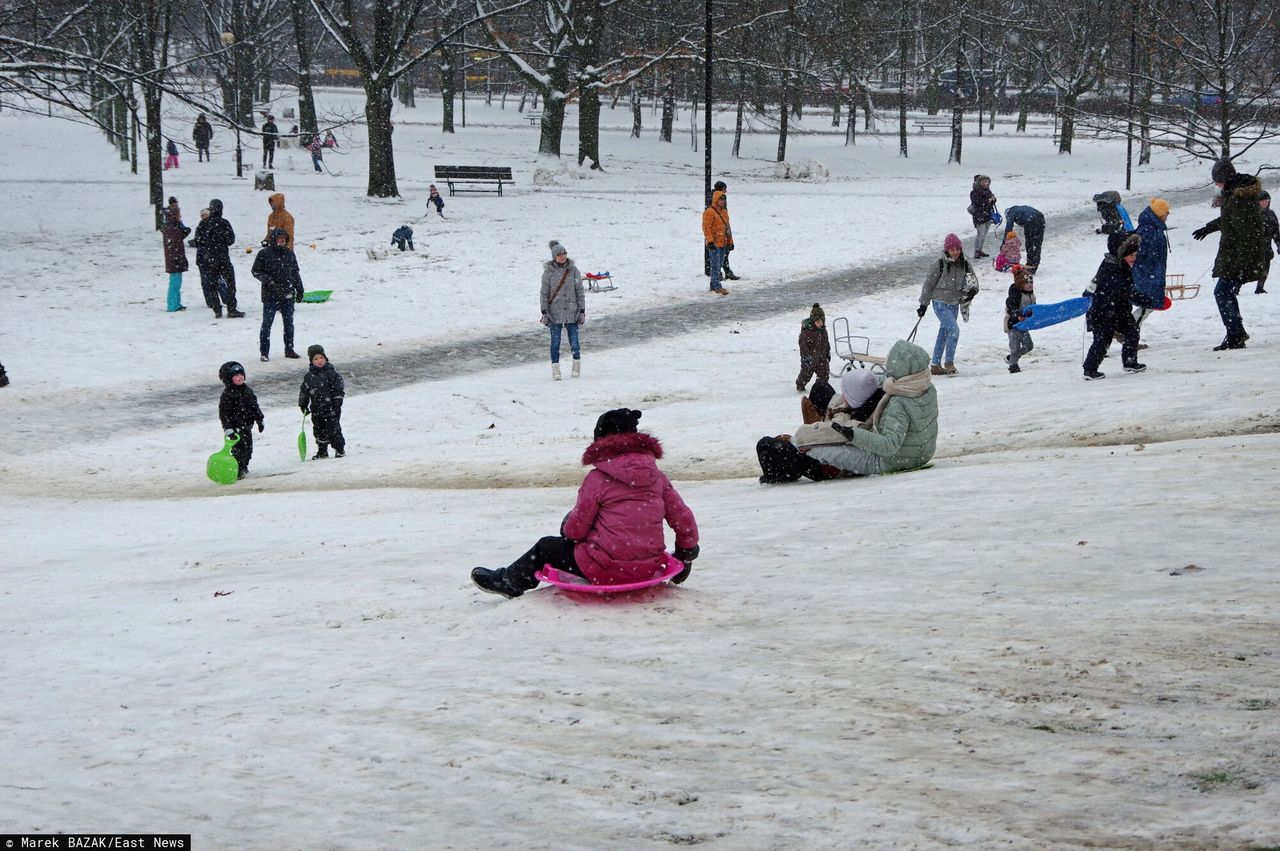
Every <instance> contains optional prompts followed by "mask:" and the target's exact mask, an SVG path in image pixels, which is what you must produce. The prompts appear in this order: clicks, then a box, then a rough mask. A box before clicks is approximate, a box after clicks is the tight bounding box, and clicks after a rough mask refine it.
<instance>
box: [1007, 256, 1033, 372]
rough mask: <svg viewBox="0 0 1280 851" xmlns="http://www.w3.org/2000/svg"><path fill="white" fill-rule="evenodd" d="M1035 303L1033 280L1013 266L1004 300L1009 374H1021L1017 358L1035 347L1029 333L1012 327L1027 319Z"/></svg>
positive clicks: (1019, 268) (1023, 271)
mask: <svg viewBox="0 0 1280 851" xmlns="http://www.w3.org/2000/svg"><path fill="white" fill-rule="evenodd" d="M1035 303H1036V294H1035V280H1034V279H1033V278H1032V276H1031V273H1030V272H1028V271H1027V270H1026V268H1024V267H1023V266H1021V265H1018V266H1014V267H1013V283H1012V284H1010V285H1009V295H1008V297H1007V298H1005V300H1004V330H1005V333H1007V334H1008V335H1009V354H1008V355H1007V356H1006V357H1005V359H1004V360H1005V363H1007V364H1009V371H1010V372H1022V367H1020V366H1018V358H1020V357H1022V356H1023V355H1025V354H1026V353H1027V352H1029V351H1031V350H1032V349H1034V348H1035V347H1036V346H1035V343H1033V342H1031V332H1030V331H1021V330H1019V329H1017V328H1014V327H1013V326H1014V325H1016V324H1017V323H1019V322H1021V321H1022V320H1023V319H1025V318H1026V317H1027V314H1028V313H1029V312H1030V310H1029V309H1030V307H1031V305H1033V304H1035Z"/></svg>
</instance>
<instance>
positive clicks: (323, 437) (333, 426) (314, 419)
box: [311, 411, 347, 452]
mask: <svg viewBox="0 0 1280 851" xmlns="http://www.w3.org/2000/svg"><path fill="white" fill-rule="evenodd" d="M341 419H342V412H341V411H339V412H337V413H333V414H318V413H316V412H315V411H312V412H311V431H312V433H313V434H314V435H315V436H316V443H318V444H319V446H318V447H317V448H318V449H320V451H322V452H323V451H324V450H326V449H328V448H329V444H330V443H332V444H333V448H334V449H336V450H337V451H339V452H345V451H346V450H347V439H346V438H345V437H343V436H342V422H341Z"/></svg>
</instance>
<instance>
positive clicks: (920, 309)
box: [916, 304, 928, 319]
mask: <svg viewBox="0 0 1280 851" xmlns="http://www.w3.org/2000/svg"><path fill="white" fill-rule="evenodd" d="M927 309H928V308H926V307H925V306H924V305H923V304H922V305H920V306H919V307H917V308H916V316H919V317H920V318H921V319H924V313H925V311H926V310H927Z"/></svg>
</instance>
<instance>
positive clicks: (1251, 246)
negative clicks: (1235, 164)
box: [1205, 174, 1267, 282]
mask: <svg viewBox="0 0 1280 851" xmlns="http://www.w3.org/2000/svg"><path fill="white" fill-rule="evenodd" d="M1261 194H1262V184H1261V183H1259V182H1258V178H1256V177H1254V176H1253V175H1251V174H1236V175H1234V176H1233V177H1231V178H1230V179H1228V180H1227V182H1226V183H1224V184H1223V186H1222V214H1221V215H1220V216H1219V217H1218V218H1216V219H1214V220H1213V221H1211V222H1209V223H1208V224H1207V225H1205V228H1207V229H1208V231H1209V232H1210V233H1212V232H1213V231H1221V232H1222V238H1221V239H1220V240H1219V241H1218V256H1217V258H1216V259H1215V260H1214V261H1213V276H1214V277H1215V278H1231V279H1233V280H1236V281H1241V282H1248V281H1256V280H1258V279H1259V278H1260V277H1262V276H1263V275H1264V274H1266V270H1267V244H1266V236H1265V235H1264V226H1263V222H1262V208H1261V207H1259V206H1258V196H1259V195H1261Z"/></svg>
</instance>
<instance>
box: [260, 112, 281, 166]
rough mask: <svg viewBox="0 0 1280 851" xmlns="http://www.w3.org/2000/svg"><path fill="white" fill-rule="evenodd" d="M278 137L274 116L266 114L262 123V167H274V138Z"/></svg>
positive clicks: (278, 132)
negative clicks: (265, 120) (264, 121)
mask: <svg viewBox="0 0 1280 851" xmlns="http://www.w3.org/2000/svg"><path fill="white" fill-rule="evenodd" d="M279 138H280V128H279V127H277V126H276V117H275V116H274V115H268V116H267V123H266V124H263V125H262V167H263V168H275V166H276V140H277V139H279Z"/></svg>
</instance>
